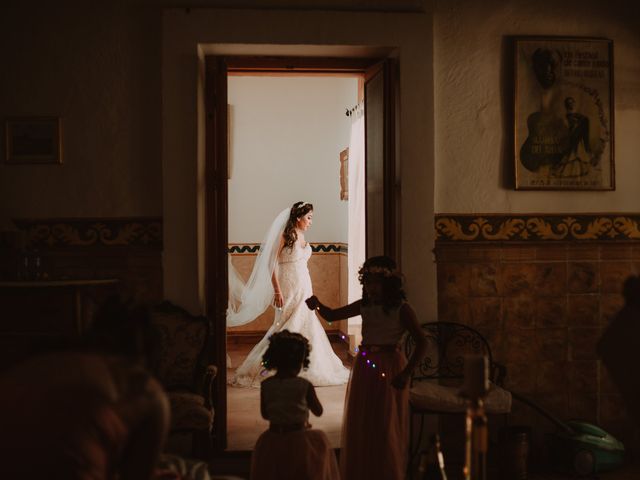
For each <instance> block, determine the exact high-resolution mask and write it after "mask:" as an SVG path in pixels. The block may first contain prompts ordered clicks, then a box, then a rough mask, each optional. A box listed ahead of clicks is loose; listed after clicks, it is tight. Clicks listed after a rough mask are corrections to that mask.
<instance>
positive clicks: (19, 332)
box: [0, 279, 119, 369]
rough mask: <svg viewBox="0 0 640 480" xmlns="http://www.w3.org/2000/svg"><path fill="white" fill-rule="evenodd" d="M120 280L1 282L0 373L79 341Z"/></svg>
mask: <svg viewBox="0 0 640 480" xmlns="http://www.w3.org/2000/svg"><path fill="white" fill-rule="evenodd" d="M118 283H119V280H117V279H104V280H42V281H39V280H33V281H0V369H2V368H4V367H6V366H8V365H9V364H12V363H14V362H15V361H17V360H20V359H22V358H25V357H28V356H29V355H31V354H33V353H36V352H37V351H38V350H40V349H43V348H48V347H53V346H57V345H64V344H65V342H69V341H72V340H73V339H77V338H79V337H80V336H81V335H82V334H83V333H84V332H85V331H86V329H87V328H88V326H89V323H90V321H91V317H92V316H93V312H94V311H95V307H96V306H97V305H98V304H99V303H100V302H101V301H102V300H104V299H105V298H106V297H107V296H108V295H110V294H111V293H115V292H116V289H117V286H118Z"/></svg>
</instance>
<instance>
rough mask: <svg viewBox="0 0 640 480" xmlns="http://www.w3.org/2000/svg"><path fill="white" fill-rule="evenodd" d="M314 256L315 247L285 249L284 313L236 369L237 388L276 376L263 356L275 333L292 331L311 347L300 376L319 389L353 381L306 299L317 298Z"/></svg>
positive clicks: (281, 273) (281, 275)
mask: <svg viewBox="0 0 640 480" xmlns="http://www.w3.org/2000/svg"><path fill="white" fill-rule="evenodd" d="M310 257H311V245H309V244H308V243H307V244H306V246H305V247H300V246H298V243H297V242H296V244H295V245H294V246H293V248H292V249H289V248H287V247H284V248H283V249H282V251H281V252H280V256H279V258H278V272H277V275H278V281H279V283H280V290H281V291H282V295H283V297H284V305H283V306H282V310H281V311H278V310H276V315H275V319H274V322H273V325H272V326H271V328H269V330H268V331H267V334H266V335H265V336H264V338H263V339H262V340H260V342H258V344H257V345H256V346H255V347H253V349H252V350H251V352H249V355H248V356H247V358H246V359H245V361H244V362H243V363H242V365H240V366H239V367H238V369H237V370H236V373H235V376H234V377H233V379H232V382H231V383H232V384H233V385H242V386H254V387H257V386H259V385H260V382H261V381H262V380H264V379H265V378H267V376H269V375H270V374H272V373H275V372H267V371H266V370H264V369H263V368H262V356H263V355H264V353H265V352H266V351H267V347H268V346H269V337H270V336H271V335H272V334H274V333H275V332H279V331H281V330H285V329H286V330H289V331H291V332H296V333H300V334H302V335H304V336H305V337H306V338H307V339H308V340H309V343H310V344H311V352H310V354H309V368H308V369H307V370H302V372H301V373H300V376H301V377H303V378H306V379H307V380H309V381H310V382H311V383H312V384H313V385H315V386H327V385H342V384H345V383H347V381H348V380H349V370H348V369H347V368H345V366H344V365H343V364H342V361H341V360H340V359H339V358H338V356H337V355H336V354H335V353H334V351H333V349H332V348H331V344H330V343H329V339H328V338H327V334H326V333H325V331H324V328H322V325H321V323H320V320H319V319H318V317H317V316H316V312H315V311H314V310H309V307H307V304H306V303H305V300H306V299H307V298H309V297H310V296H311V295H313V290H312V286H311V277H310V276H309V268H308V267H307V262H308V260H309V258H310Z"/></svg>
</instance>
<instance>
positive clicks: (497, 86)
mask: <svg viewBox="0 0 640 480" xmlns="http://www.w3.org/2000/svg"><path fill="white" fill-rule="evenodd" d="M435 5H436V8H435V15H434V62H435V64H434V72H435V95H434V97H435V122H436V135H435V144H436V156H435V157H436V159H437V160H436V165H435V173H436V176H435V185H436V189H435V190H436V194H435V211H436V212H438V213H440V212H442V213H469V212H477V213H509V212H517V213H527V212H531V213H533V212H536V213H537V212H540V213H549V212H624V211H631V212H637V211H638V201H639V200H640V190H638V188H637V181H638V178H640V163H639V162H638V155H637V152H638V150H640V136H638V134H637V131H638V126H640V67H638V57H639V56H640V35H638V25H640V8H639V7H638V5H637V3H633V2H623V1H620V0H614V1H607V2H602V1H600V0H580V1H575V0H571V1H563V2H558V1H555V0H540V1H532V0H512V1H509V2H504V1H501V0H490V1H483V2H475V1H469V0H438V1H436V2H435ZM507 35H565V36H583V37H584V36H587V37H605V38H610V39H612V40H613V49H614V56H613V64H614V74H613V78H614V99H615V131H614V133H615V170H616V191H614V192H593V193H588V192H527V191H517V192H516V191H514V190H512V189H511V188H510V187H509V186H508V184H507V183H506V181H505V180H506V179H505V176H506V175H505V173H506V172H507V171H508V167H507V164H508V165H511V164H512V163H513V160H512V152H511V151H510V150H506V146H505V142H506V140H507V138H508V136H509V135H511V133H512V131H513V130H512V125H510V124H508V123H507V118H508V112H510V109H511V108H512V107H511V102H512V98H511V97H506V95H505V89H506V87H507V86H508V84H509V83H510V82H511V81H512V79H511V77H507V75H506V73H505V72H506V67H507V65H508V64H509V63H510V62H511V61H512V60H511V57H510V56H507V49H506V39H505V36H507Z"/></svg>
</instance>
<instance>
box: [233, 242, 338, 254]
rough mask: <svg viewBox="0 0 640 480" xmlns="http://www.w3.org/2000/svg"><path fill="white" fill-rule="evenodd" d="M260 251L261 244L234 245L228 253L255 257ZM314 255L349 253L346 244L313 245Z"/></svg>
mask: <svg viewBox="0 0 640 480" xmlns="http://www.w3.org/2000/svg"><path fill="white" fill-rule="evenodd" d="M259 250H260V244H259V243H234V244H229V248H228V251H229V253H230V254H232V255H246V254H249V255H253V254H257V253H258V251H259ZM311 250H312V251H313V253H344V254H346V253H347V252H348V251H349V248H348V246H347V244H346V243H312V244H311Z"/></svg>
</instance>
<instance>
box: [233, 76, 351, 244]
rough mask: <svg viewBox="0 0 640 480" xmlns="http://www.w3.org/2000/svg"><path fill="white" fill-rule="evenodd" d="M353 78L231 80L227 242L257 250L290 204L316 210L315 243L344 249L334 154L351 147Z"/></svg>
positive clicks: (344, 215)
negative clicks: (340, 244) (256, 245)
mask: <svg viewBox="0 0 640 480" xmlns="http://www.w3.org/2000/svg"><path fill="white" fill-rule="evenodd" d="M357 94H358V81H357V78H356V77H353V78H348V77H326V76H325V77H309V76H304V77H299V76H296V77H293V76H291V77H290V76H286V77H284V76H277V77H267V76H230V77H229V81H228V98H229V104H230V106H231V116H230V119H231V129H230V169H231V178H230V180H229V242H230V243H259V242H261V241H262V238H263V236H264V234H265V233H266V231H267V229H268V227H269V225H270V224H271V222H272V221H273V219H274V218H275V216H276V215H277V214H278V213H279V212H280V211H281V210H282V209H283V208H286V207H288V206H291V205H292V204H293V203H294V202H297V201H305V202H309V203H312V204H313V206H314V218H313V226H312V228H311V229H310V230H309V232H308V234H307V235H306V238H307V240H310V241H313V242H323V243H336V242H347V226H348V225H347V223H348V203H347V202H346V201H341V200H340V151H342V150H344V149H345V148H347V147H348V146H349V137H350V132H351V120H350V119H349V117H347V116H346V115H345V109H346V108H350V107H352V106H353V105H355V103H356V102H357Z"/></svg>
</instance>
